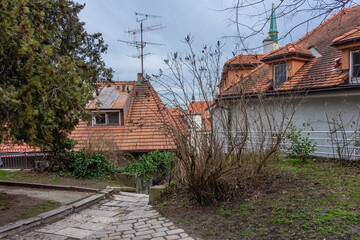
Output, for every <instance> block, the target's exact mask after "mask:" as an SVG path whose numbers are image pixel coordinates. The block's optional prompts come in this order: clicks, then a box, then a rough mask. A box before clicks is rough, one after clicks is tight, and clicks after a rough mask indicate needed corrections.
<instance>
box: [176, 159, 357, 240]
mask: <svg viewBox="0 0 360 240" xmlns="http://www.w3.org/2000/svg"><path fill="white" fill-rule="evenodd" d="M271 167H272V169H275V171H274V174H273V175H270V176H269V178H270V179H275V180H274V183H276V184H275V185H274V186H275V187H272V189H271V191H269V193H267V188H265V189H264V190H263V191H262V192H261V193H262V195H261V196H260V197H258V198H254V199H251V197H249V198H248V199H244V201H240V204H239V202H234V203H231V202H227V203H226V204H223V205H218V206H216V207H212V208H210V209H209V212H208V213H207V215H206V218H207V219H211V217H212V219H214V220H213V221H214V222H210V221H209V220H207V221H206V222H203V224H204V225H203V227H202V229H203V231H202V233H201V234H202V235H203V236H204V239H218V238H216V237H219V236H216V237H214V238H213V235H214V234H215V233H218V232H219V231H226V234H225V233H224V234H222V235H221V237H219V239H220V238H222V239H247V238H250V239H328V238H329V239H354V240H355V239H358V240H360V230H359V224H360V212H359V209H360V169H359V168H358V167H356V166H352V167H350V166H347V167H341V166H340V165H339V164H338V163H336V162H328V161H320V160H318V161H312V160H309V161H307V162H303V161H302V160H299V159H294V158H293V159H286V160H280V161H276V162H272V163H271ZM210 215H211V216H210ZM183 221H184V222H188V221H191V219H190V218H189V219H183ZM197 223H202V222H201V221H197ZM269 234H270V235H269Z"/></svg>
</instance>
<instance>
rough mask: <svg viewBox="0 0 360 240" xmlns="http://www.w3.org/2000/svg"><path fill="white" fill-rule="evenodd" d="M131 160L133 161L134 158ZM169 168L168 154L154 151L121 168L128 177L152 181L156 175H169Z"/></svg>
mask: <svg viewBox="0 0 360 240" xmlns="http://www.w3.org/2000/svg"><path fill="white" fill-rule="evenodd" d="M131 157H132V156H131ZM132 158H133V159H134V157H132ZM171 167H172V160H171V155H170V153H169V152H160V151H158V150H156V151H153V152H149V153H147V154H143V155H141V156H140V157H139V158H138V159H137V160H136V159H134V163H132V164H129V165H127V166H126V167H124V168H122V171H123V172H125V173H126V174H128V175H136V176H138V177H143V178H145V179H152V178H153V177H154V176H155V175H156V174H158V175H160V176H164V175H166V174H168V173H170V170H171Z"/></svg>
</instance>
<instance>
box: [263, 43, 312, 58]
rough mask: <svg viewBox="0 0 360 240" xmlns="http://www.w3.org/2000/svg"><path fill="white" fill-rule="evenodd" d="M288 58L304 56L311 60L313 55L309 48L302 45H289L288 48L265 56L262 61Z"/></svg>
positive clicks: (282, 48)
mask: <svg viewBox="0 0 360 240" xmlns="http://www.w3.org/2000/svg"><path fill="white" fill-rule="evenodd" d="M287 56H303V57H309V58H310V57H311V56H312V53H311V52H310V51H309V50H308V49H307V48H305V47H303V46H301V45H297V44H293V43H289V44H287V45H286V46H283V47H281V48H279V49H277V50H274V51H272V52H270V53H269V54H267V55H265V56H264V57H263V59H262V60H261V61H263V62H267V61H269V60H272V59H278V58H283V57H287Z"/></svg>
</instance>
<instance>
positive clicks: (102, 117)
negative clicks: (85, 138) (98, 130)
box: [95, 113, 106, 125]
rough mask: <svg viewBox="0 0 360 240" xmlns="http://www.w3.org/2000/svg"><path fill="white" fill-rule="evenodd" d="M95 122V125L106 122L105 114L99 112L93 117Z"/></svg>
mask: <svg viewBox="0 0 360 240" xmlns="http://www.w3.org/2000/svg"><path fill="white" fill-rule="evenodd" d="M95 124H96V125H103V124H106V114H105V113H101V114H99V116H97V117H95Z"/></svg>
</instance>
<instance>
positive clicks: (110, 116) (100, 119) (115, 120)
mask: <svg viewBox="0 0 360 240" xmlns="http://www.w3.org/2000/svg"><path fill="white" fill-rule="evenodd" d="M93 125H115V126H119V125H121V121H120V112H119V111H114V112H102V113H100V114H96V116H94V118H93Z"/></svg>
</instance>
